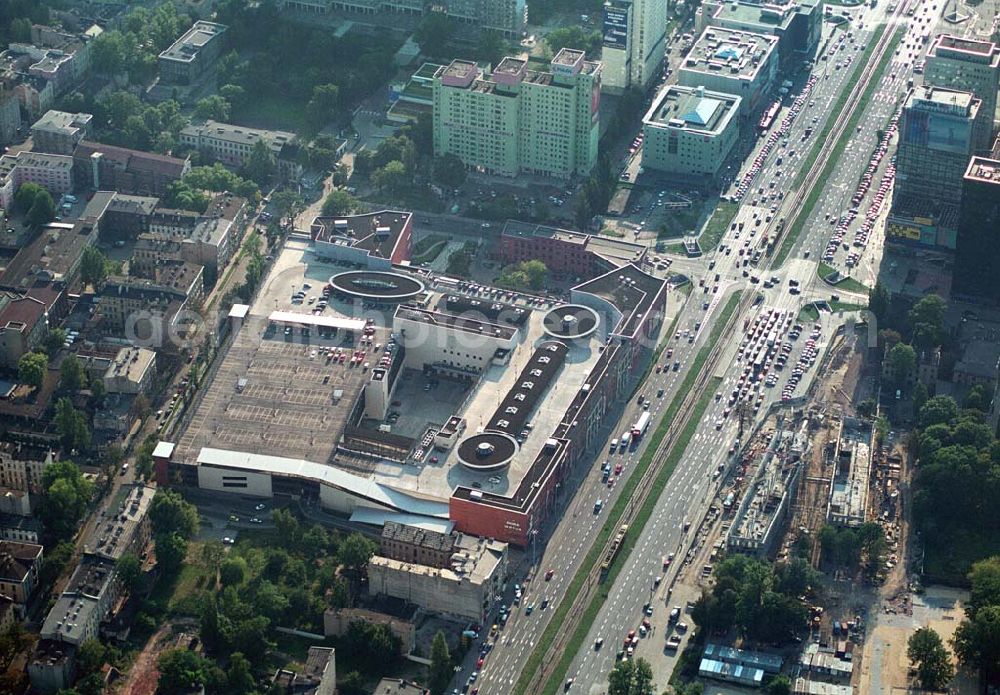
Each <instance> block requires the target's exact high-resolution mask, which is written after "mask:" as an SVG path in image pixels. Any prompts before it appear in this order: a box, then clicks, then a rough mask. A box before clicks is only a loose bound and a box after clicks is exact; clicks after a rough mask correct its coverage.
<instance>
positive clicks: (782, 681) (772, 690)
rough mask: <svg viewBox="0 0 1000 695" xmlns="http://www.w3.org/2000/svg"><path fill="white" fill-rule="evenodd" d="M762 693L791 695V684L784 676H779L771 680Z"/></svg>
mask: <svg viewBox="0 0 1000 695" xmlns="http://www.w3.org/2000/svg"><path fill="white" fill-rule="evenodd" d="M764 692H766V693H767V695H791V692H792V682H791V680H789V678H788V676H786V675H785V674H783V673H782V674H779V675H777V676H775V677H774V678H772V679H771V682H770V683H768V684H767V687H766V688H765V689H764Z"/></svg>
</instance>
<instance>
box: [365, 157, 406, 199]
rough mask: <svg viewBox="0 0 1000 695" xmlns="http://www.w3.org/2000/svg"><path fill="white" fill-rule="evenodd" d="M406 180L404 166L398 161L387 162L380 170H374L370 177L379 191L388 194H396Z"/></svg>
mask: <svg viewBox="0 0 1000 695" xmlns="http://www.w3.org/2000/svg"><path fill="white" fill-rule="evenodd" d="M408 179H409V176H408V175H407V173H406V166H405V165H404V164H403V163H402V162H401V161H399V160H398V159H397V160H393V161H391V162H389V163H388V164H386V165H385V166H384V167H382V168H381V169H376V170H375V173H374V174H373V175H372V182H373V183H374V184H375V186H376V187H377V188H378V189H379V190H380V191H385V192H388V193H398V192H399V191H400V190H401V189H402V188H403V185H404V184H405V183H406V182H407V180H408Z"/></svg>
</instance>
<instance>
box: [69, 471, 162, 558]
mask: <svg viewBox="0 0 1000 695" xmlns="http://www.w3.org/2000/svg"><path fill="white" fill-rule="evenodd" d="M126 489H127V490H128V495H127V496H126V497H125V499H124V500H123V501H122V503H121V504H120V505H119V506H118V507H117V508H109V509H108V510H107V511H106V512H104V513H103V514H102V515H101V516H100V517H99V518H98V519H97V524H96V525H95V527H94V530H93V532H92V533H91V535H90V537H89V538H88V539H87V541H86V542H85V543H84V544H83V551H84V553H85V554H87V555H93V556H96V557H99V558H103V559H106V560H110V561H112V562H114V561H117V560H118V559H119V558H120V557H121V556H122V555H123V554H124V553H125V551H126V550H128V549H129V547H131V545H132V540H133V539H134V537H135V533H136V530H137V529H138V527H139V524H141V523H142V521H143V519H145V517H146V513H147V512H148V511H149V505H150V504H151V503H152V501H153V495H155V494H156V489H155V488H152V487H147V486H145V485H134V486H132V488H131V489H128V488H126Z"/></svg>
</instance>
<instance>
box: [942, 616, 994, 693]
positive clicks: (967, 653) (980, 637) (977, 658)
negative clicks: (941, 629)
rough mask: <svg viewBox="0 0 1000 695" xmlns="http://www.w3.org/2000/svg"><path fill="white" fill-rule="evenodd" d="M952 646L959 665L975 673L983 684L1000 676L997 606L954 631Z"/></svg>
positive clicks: (968, 620)
mask: <svg viewBox="0 0 1000 695" xmlns="http://www.w3.org/2000/svg"><path fill="white" fill-rule="evenodd" d="M952 646H953V647H954V649H955V654H956V655H957V656H958V659H959V661H961V662H962V663H963V664H965V665H966V666H968V667H970V668H975V669H978V670H979V671H980V672H981V673H982V675H983V682H987V683H988V682H991V679H993V678H995V677H996V675H997V674H1000V606H986V607H984V608H981V609H980V610H978V611H976V614H975V616H974V617H972V618H966V619H965V620H963V621H962V623H961V624H960V625H959V626H958V628H956V630H955V636H954V638H953V639H952Z"/></svg>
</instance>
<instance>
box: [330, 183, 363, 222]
mask: <svg viewBox="0 0 1000 695" xmlns="http://www.w3.org/2000/svg"><path fill="white" fill-rule="evenodd" d="M360 207H361V202H360V201H359V200H358V199H357V198H355V197H354V196H353V195H351V194H350V193H348V192H347V191H345V190H344V189H342V188H335V189H334V190H332V191H330V194H329V195H327V196H326V200H324V201H323V214H324V215H327V216H331V217H333V216H336V215H350V214H351V213H354V212H357V211H358V210H359V208H360Z"/></svg>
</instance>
